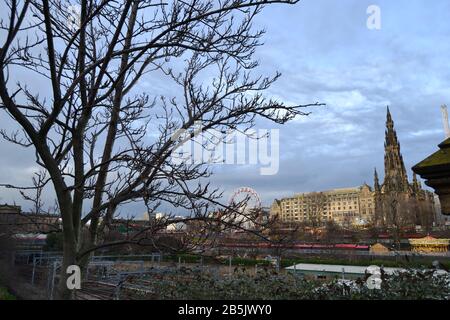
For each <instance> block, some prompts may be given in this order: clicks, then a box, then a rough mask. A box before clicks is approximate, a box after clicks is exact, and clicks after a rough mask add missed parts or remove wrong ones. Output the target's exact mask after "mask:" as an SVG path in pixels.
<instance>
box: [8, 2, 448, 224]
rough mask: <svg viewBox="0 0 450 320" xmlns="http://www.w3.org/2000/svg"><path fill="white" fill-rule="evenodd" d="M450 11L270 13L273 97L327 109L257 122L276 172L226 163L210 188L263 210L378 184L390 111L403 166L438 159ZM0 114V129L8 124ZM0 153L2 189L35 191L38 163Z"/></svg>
mask: <svg viewBox="0 0 450 320" xmlns="http://www.w3.org/2000/svg"><path fill="white" fill-rule="evenodd" d="M372 4H375V5H378V6H379V7H380V9H381V19H382V20H381V30H369V29H368V28H367V26H366V21H367V18H368V15H367V13H366V10H367V7H368V6H369V5H372ZM2 6H4V4H2ZM449 12H450V2H449V1H448V0H433V1H426V0H415V1H406V0H404V1H401V0H396V1H392V0H385V1H377V0H372V1H365V0H339V1H335V0H304V1H301V2H300V3H299V4H297V5H296V6H280V5H277V6H271V7H268V8H266V9H265V11H263V13H262V14H261V16H260V17H258V21H257V22H258V24H257V26H258V27H264V28H265V29H267V33H266V35H265V37H264V42H265V45H264V46H262V47H260V48H259V50H258V51H257V58H258V60H259V61H260V64H261V67H260V68H259V71H260V72H262V73H266V74H271V73H274V72H276V71H280V72H281V73H282V77H281V79H280V80H279V81H278V82H277V83H276V84H275V85H274V86H273V87H272V88H271V89H270V90H269V91H268V92H267V95H268V96H272V97H276V98H278V99H280V100H282V101H284V102H286V103H291V104H304V103H311V102H316V101H318V102H323V103H326V104H327V106H326V107H318V108H314V109H311V110H310V111H311V112H312V113H311V115H309V116H308V117H300V118H298V119H296V120H294V121H292V122H290V123H288V124H286V125H284V126H274V125H273V124H272V123H267V122H265V121H260V122H259V123H258V128H264V129H270V128H278V129H279V130H280V143H279V147H280V167H279V172H278V173H277V174H276V175H272V176H262V175H260V170H259V169H260V167H259V166H258V165H246V166H236V165H234V166H233V165H226V166H225V165H223V166H219V167H216V168H215V175H214V177H213V178H212V183H213V184H214V185H216V186H220V187H221V188H223V190H224V191H225V194H226V197H229V195H230V194H231V193H232V192H233V190H235V189H237V188H239V187H243V186H248V187H252V188H253V189H255V190H256V191H257V192H258V194H259V195H260V197H261V199H262V201H263V204H264V205H270V204H271V203H272V201H273V199H274V198H279V197H284V196H290V195H292V194H295V193H299V192H306V191H320V190H327V189H333V188H341V187H351V186H358V185H361V184H363V183H364V182H367V183H368V184H372V183H373V169H374V167H377V168H378V172H379V174H380V176H381V179H382V177H383V171H384V168H383V151H384V148H383V143H384V130H385V118H386V106H387V105H389V106H390V109H391V113H392V116H393V118H394V122H395V127H396V130H397V134H398V138H399V140H400V143H401V147H402V152H403V157H404V160H405V165H406V167H407V168H411V167H412V166H413V165H414V164H416V163H417V162H418V161H420V160H422V159H423V158H424V157H425V156H428V155H429V154H430V153H432V152H434V151H435V150H436V149H437V144H438V143H440V142H441V141H442V140H443V139H444V133H443V126H442V119H441V113H440V108H439V107H440V105H441V104H443V103H448V104H450V92H449V88H450V86H449V81H450V69H449V58H450V39H449V38H448V35H449V34H450V21H449V19H448V13H449ZM2 41H3V39H2ZM142 86H145V83H143V84H142ZM0 117H1V118H0V127H2V126H3V127H4V126H8V121H10V120H7V119H5V115H4V114H1V115H0ZM0 150H1V151H0V152H1V156H0V182H1V183H6V182H7V183H18V184H29V181H30V179H31V175H32V172H33V168H34V167H35V165H34V162H33V161H34V158H33V156H32V155H30V154H29V153H27V152H25V151H23V150H20V149H18V148H17V147H15V146H13V145H10V144H7V143H5V142H3V141H2V142H0ZM408 174H409V176H410V179H411V175H412V173H411V171H410V170H408ZM13 201H16V202H17V203H23V202H22V200H21V199H20V196H19V195H18V194H16V193H13V192H12V191H10V190H6V191H5V190H0V202H2V203H3V202H9V203H11V202H13ZM136 210H140V209H136ZM179 213H180V214H182V212H179ZM138 215H139V214H138Z"/></svg>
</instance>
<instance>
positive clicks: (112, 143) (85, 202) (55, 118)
mask: <svg viewBox="0 0 450 320" xmlns="http://www.w3.org/2000/svg"><path fill="white" fill-rule="evenodd" d="M276 3H279V4H295V3H297V0H223V1H215V0H190V1H183V0H173V1H153V0H146V1H145V0H142V1H136V0H125V1H113V0H79V1H77V2H76V3H72V4H71V5H69V4H68V2H67V1H65V0H64V1H63V0H36V1H32V0H24V1H19V0H8V1H5V4H6V6H7V7H8V8H7V10H8V19H6V20H3V21H2V23H1V26H0V27H1V29H2V32H3V34H4V36H2V39H4V41H3V43H2V46H1V48H0V70H1V72H0V97H1V100H2V105H1V109H2V110H3V111H4V112H6V113H7V114H8V115H9V117H10V119H12V121H14V122H15V123H16V124H17V125H18V126H19V128H20V129H19V130H17V131H14V132H7V131H5V130H2V131H1V133H2V136H3V137H4V138H5V139H6V140H8V141H10V142H12V143H15V144H17V145H19V146H21V147H24V148H32V149H33V150H34V151H35V154H36V162H37V164H38V165H39V166H40V167H42V170H43V172H44V173H45V179H44V178H43V177H42V173H41V175H40V179H39V180H36V181H39V185H38V186H37V188H43V187H44V186H46V185H51V187H52V189H53V190H54V193H55V196H56V199H57V204H58V209H59V212H60V214H61V218H62V225H63V239H64V254H63V265H62V273H61V281H60V282H61V285H60V292H61V297H62V298H69V297H70V295H71V294H70V292H68V291H67V289H66V288H65V280H66V277H67V275H66V273H65V270H66V268H67V266H69V265H73V264H79V263H81V261H82V260H83V258H84V257H86V255H88V254H89V253H90V252H93V251H94V250H95V249H96V248H98V247H100V246H107V245H119V244H122V243H125V242H127V243H128V242H132V241H134V240H136V239H126V240H125V241H118V242H113V243H104V242H102V241H100V237H101V231H102V230H103V228H104V227H105V226H107V225H108V224H110V223H111V221H112V219H113V217H114V216H115V214H117V212H118V210H119V209H120V208H121V207H122V206H123V205H125V204H127V203H129V202H133V201H142V202H143V203H145V204H146V206H147V207H148V211H149V212H152V211H154V210H155V209H156V208H157V207H158V206H159V205H160V204H161V203H169V204H171V205H173V206H177V207H181V208H184V209H186V210H187V211H189V212H191V215H190V216H189V217H187V218H186V219H190V220H201V221H205V222H206V223H212V222H214V223H216V222H217V221H215V218H214V217H215V216H212V215H210V214H209V213H210V212H211V211H217V210H222V211H223V210H225V211H227V210H228V211H230V210H231V211H232V210H234V208H230V207H229V206H226V205H222V204H221V203H220V198H221V193H220V190H217V189H211V187H209V184H205V185H204V184H201V183H200V178H207V177H209V175H210V174H211V171H210V169H209V167H208V166H207V163H193V164H191V163H189V162H187V161H179V160H180V159H177V157H179V156H180V152H179V148H180V146H181V145H182V144H184V143H190V142H191V141H192V138H193V137H194V136H195V134H196V131H195V130H196V129H195V124H196V123H197V122H199V121H201V124H202V130H203V132H205V131H208V130H213V129H214V130H219V131H223V130H227V129H240V130H241V131H243V132H247V131H246V130H248V129H249V128H251V127H252V126H254V123H255V120H256V118H257V117H263V118H266V119H270V120H272V121H274V122H276V123H280V124H283V123H285V122H287V121H288V120H290V119H292V118H294V117H295V116H297V115H304V114H305V113H304V111H302V110H304V109H303V108H305V107H308V106H310V105H316V104H306V105H296V106H287V105H285V104H283V103H282V102H279V101H276V100H273V99H267V98H265V97H264V96H263V91H265V90H266V89H267V88H269V87H270V86H271V84H272V83H273V82H274V81H276V80H277V79H278V77H279V76H280V75H279V74H275V75H274V76H272V77H264V76H260V75H258V74H254V73H255V70H254V69H255V68H256V67H257V66H258V63H257V62H256V61H255V60H254V58H253V54H254V52H255V49H256V48H257V47H258V46H259V45H261V37H262V36H263V34H264V32H263V31H261V30H254V28H253V26H252V24H253V22H254V20H255V17H256V16H257V15H258V14H259V13H260V12H261V10H262V9H263V7H264V6H266V5H270V4H276ZM23 69H24V70H25V72H26V73H25V74H26V75H27V77H26V78H20V79H17V78H16V77H13V78H15V79H14V81H12V80H11V75H13V74H15V73H16V72H18V71H19V70H20V72H23ZM21 74H23V73H21ZM29 79H38V80H37V81H39V82H40V83H42V84H43V83H45V84H48V88H50V94H45V93H42V92H39V91H38V90H36V89H35V88H34V87H35V86H34V85H33V83H29V82H28V81H29ZM169 81H170V83H168V82H169ZM165 84H167V86H169V87H170V90H171V91H170V92H168V93H166V94H165V95H162V96H161V94H160V93H159V92H158V88H160V87H161V86H164V85H165ZM206 143H207V142H204V144H203V145H201V147H206ZM237 205H240V204H237ZM220 217H223V215H220ZM176 219H178V218H174V219H172V220H171V219H165V220H164V221H165V222H164V223H165V224H170V223H174V221H173V220H176ZM88 222H89V223H88ZM175 222H176V221H175ZM220 222H222V221H220ZM225 223H226V220H225ZM83 227H87V228H89V237H88V239H86V241H84V242H83V241H82V240H83V239H82V237H81V236H80V235H81V230H82V228H83ZM159 227H162V224H161V222H158V226H155V225H152V226H149V227H148V228H147V229H146V232H147V234H148V236H149V237H151V236H152V235H154V233H155V232H156V230H158V228H159ZM230 227H231V226H230ZM232 227H237V228H239V227H242V226H232Z"/></svg>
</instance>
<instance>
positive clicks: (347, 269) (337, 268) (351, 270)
mask: <svg viewBox="0 0 450 320" xmlns="http://www.w3.org/2000/svg"><path fill="white" fill-rule="evenodd" d="M367 268H368V267H366V266H344V265H337V264H311V263H299V264H296V265H293V266H290V267H287V268H286V270H296V271H310V272H330V273H342V272H344V273H348V274H365V273H366V270H367ZM383 270H384V272H386V273H387V274H393V273H394V272H399V271H403V270H404V269H401V268H383Z"/></svg>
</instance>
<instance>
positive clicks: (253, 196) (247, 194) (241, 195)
mask: <svg viewBox="0 0 450 320" xmlns="http://www.w3.org/2000/svg"><path fill="white" fill-rule="evenodd" d="M246 199H247V200H248V201H247V203H246V204H245V207H247V208H252V209H259V208H261V207H262V204H261V199H260V198H259V195H258V193H257V192H256V191H255V190H253V189H252V188H250V187H241V188H239V189H236V190H235V191H234V193H233V195H232V196H231V197H230V201H229V203H230V204H233V203H234V204H237V203H239V202H241V201H244V200H246Z"/></svg>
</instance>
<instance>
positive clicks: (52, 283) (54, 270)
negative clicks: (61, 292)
mask: <svg viewBox="0 0 450 320" xmlns="http://www.w3.org/2000/svg"><path fill="white" fill-rule="evenodd" d="M56 264H57V262H56V261H54V262H53V270H52V282H51V289H50V300H53V289H54V288H55V275H56Z"/></svg>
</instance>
